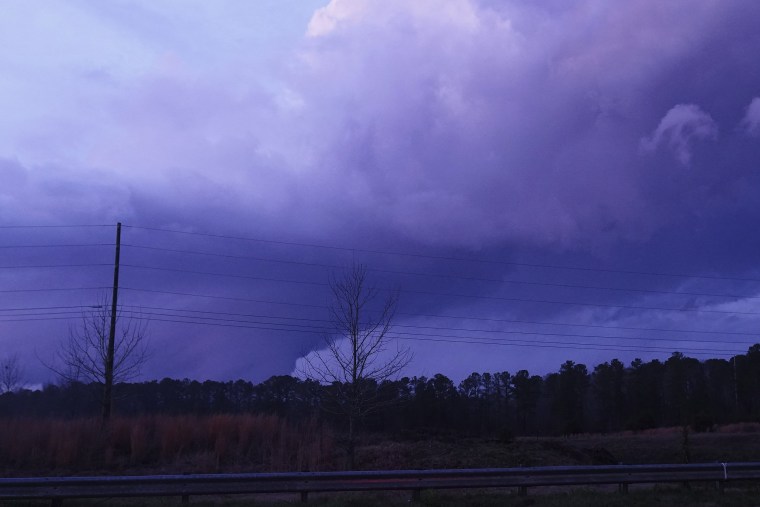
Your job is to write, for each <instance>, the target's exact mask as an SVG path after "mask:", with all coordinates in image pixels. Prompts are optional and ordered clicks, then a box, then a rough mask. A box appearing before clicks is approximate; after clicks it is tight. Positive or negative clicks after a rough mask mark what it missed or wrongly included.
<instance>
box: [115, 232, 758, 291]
mask: <svg viewBox="0 0 760 507" xmlns="http://www.w3.org/2000/svg"><path fill="white" fill-rule="evenodd" d="M122 226H123V227H125V228H131V229H138V230H144V231H152V232H163V233H173V234H183V235H193V236H203V237H209V238H220V239H232V240H242V241H252V242H257V243H269V244H277V245H285V246H300V247H309V248H320V249H329V250H340V251H345V252H361V253H372V254H382V255H393V256H404V257H419V258H426V259H434V260H447V261H461V262H473V263H483V264H499V265H506V266H525V267H539V268H551V269H565V270H572V271H588V272H599V273H620V274H628V275H648V276H665V277H674V278H700V279H709V280H726V281H745V282H760V279H754V278H742V277H725V276H711V275H698V274H689V273H666V272H656V271H639V270H623V269H606V268H591V267H583V266H562V265H557V264H542V263H528V262H516V261H504V260H495V259H481V258H475V257H454V256H440V255H430V254H422V253H414V252H398V251H391V250H373V249H367V248H357V247H345V246H336V245H325V244H318V243H305V242H297V241H281V240H273V239H264V238H255V237H250V236H233V235H227V234H213V233H204V232H194V231H181V230H176V229H167V228H161V227H143V226H138V225H128V224H123V225H122Z"/></svg>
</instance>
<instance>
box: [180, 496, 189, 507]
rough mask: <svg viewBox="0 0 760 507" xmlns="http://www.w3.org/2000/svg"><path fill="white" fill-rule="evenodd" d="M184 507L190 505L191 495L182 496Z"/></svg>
mask: <svg viewBox="0 0 760 507" xmlns="http://www.w3.org/2000/svg"><path fill="white" fill-rule="evenodd" d="M182 505H190V495H188V494H184V495H182Z"/></svg>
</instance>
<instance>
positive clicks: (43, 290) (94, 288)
mask: <svg viewBox="0 0 760 507" xmlns="http://www.w3.org/2000/svg"><path fill="white" fill-rule="evenodd" d="M110 288H111V287H65V288H64V287H56V288H51V289H2V290H0V292H2V293H6V292H54V291H78V290H104V289H110Z"/></svg>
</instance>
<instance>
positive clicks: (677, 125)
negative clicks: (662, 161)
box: [641, 104, 718, 166]
mask: <svg viewBox="0 0 760 507" xmlns="http://www.w3.org/2000/svg"><path fill="white" fill-rule="evenodd" d="M717 135H718V126H717V125H716V124H715V121H714V120H713V119H712V118H711V117H710V115H709V114H707V113H705V112H704V111H702V110H701V109H700V108H699V106H697V105H695V104H678V105H676V106H673V108H672V109H671V110H670V111H668V112H667V113H666V114H665V116H664V117H663V118H662V120H660V124H659V125H657V128H656V129H655V130H654V132H652V135H650V136H649V137H646V138H644V139H642V140H641V147H642V149H644V150H645V151H650V152H651V151H655V150H656V149H658V148H661V147H663V146H664V147H665V148H666V149H668V150H669V151H671V152H672V153H673V156H674V157H676V159H677V160H678V161H679V162H680V163H681V164H682V165H685V166H687V165H689V162H690V161H691V147H692V144H693V143H694V142H695V141H699V140H704V139H715V138H716V137H717Z"/></svg>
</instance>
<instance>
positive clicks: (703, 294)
mask: <svg viewBox="0 0 760 507" xmlns="http://www.w3.org/2000/svg"><path fill="white" fill-rule="evenodd" d="M122 246H125V247H131V248H138V249H148V250H154V251H161V252H172V253H181V254H186V255H205V256H216V257H224V258H232V259H240V260H253V261H261V262H274V263H280V264H291V265H299V266H309V267H318V268H323V269H335V270H339V269H343V267H342V266H338V265H335V264H324V263H318V262H306V261H295V260H291V259H276V258H272V257H258V256H249V255H232V254H222V253H215V252H207V251H198V250H182V249H173V248H162V247H153V246H146V245H134V244H123V245H122ZM131 267H136V268H142V269H162V268H161V267H155V266H144V265H142V266H138V265H133V266H131ZM367 271H371V272H375V273H386V274H395V275H407V276H421V277H430V278H443V279H450V280H466V281H474V282H490V283H500V284H516V285H532V286H539V287H561V288H571V289H587V290H607V291H618V292H639V293H645V294H670V295H681V296H698V297H718V298H740V299H760V297H758V296H751V295H744V294H716V293H710V292H685V291H668V290H658V289H638V288H632V287H607V286H597V285H579V284H570V283H554V282H535V281H529V280H515V279H511V278H484V277H473V276H462V275H455V274H442V273H420V272H417V271H402V270H393V269H382V268H373V267H367ZM186 272H188V273H192V272H193V271H186ZM195 273H197V274H205V275H214V276H230V277H234V276H236V275H234V274H225V273H209V272H195ZM240 277H241V278H245V276H240Z"/></svg>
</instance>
